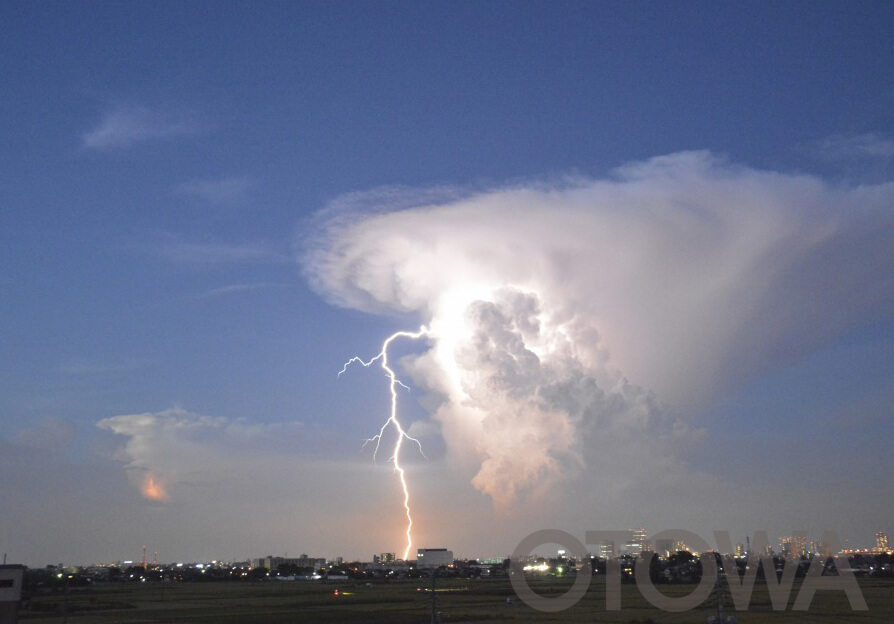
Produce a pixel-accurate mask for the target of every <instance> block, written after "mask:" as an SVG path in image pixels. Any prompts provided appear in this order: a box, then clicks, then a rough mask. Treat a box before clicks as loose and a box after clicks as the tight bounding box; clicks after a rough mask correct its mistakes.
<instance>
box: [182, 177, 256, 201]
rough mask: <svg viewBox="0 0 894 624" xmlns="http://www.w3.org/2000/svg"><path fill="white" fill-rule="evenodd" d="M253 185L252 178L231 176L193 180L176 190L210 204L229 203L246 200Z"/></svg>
mask: <svg viewBox="0 0 894 624" xmlns="http://www.w3.org/2000/svg"><path fill="white" fill-rule="evenodd" d="M253 186H254V180H252V179H251V178H248V177H245V176H231V177H228V178H223V179H220V180H192V181H190V182H185V183H183V184H181V185H179V186H178V187H177V189H176V190H177V192H178V193H180V194H183V195H190V196H193V197H198V198H200V199H202V200H204V201H206V202H208V203H210V204H216V205H229V204H234V203H238V202H240V201H243V200H245V199H246V198H247V197H248V194H249V191H250V190H251V188H252V187H253Z"/></svg>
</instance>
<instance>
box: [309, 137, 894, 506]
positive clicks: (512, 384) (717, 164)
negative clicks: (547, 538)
mask: <svg viewBox="0 0 894 624" xmlns="http://www.w3.org/2000/svg"><path fill="white" fill-rule="evenodd" d="M892 200H894V184H890V183H889V184H881V185H871V186H870V185H864V186H855V187H847V186H832V185H830V184H828V183H827V182H825V181H823V180H822V179H820V178H817V177H813V176H810V175H797V174H784V173H777V172H770V171H761V170H756V169H752V168H748V167H744V166H737V165H733V164H730V163H728V162H727V161H726V160H724V159H722V158H719V157H717V156H715V155H712V154H710V153H707V152H686V153H679V154H673V155H669V156H663V157H657V158H653V159H650V160H647V161H644V162H637V163H632V164H628V165H626V166H624V167H621V168H619V169H617V170H615V171H613V172H612V174H611V175H610V176H608V177H604V178H586V177H580V176H578V177H571V178H567V179H563V180H561V181H559V182H550V183H547V182H537V183H530V184H516V185H513V186H511V187H507V188H497V189H490V190H486V191H480V190H479V191H473V192H463V191H461V190H456V189H433V190H429V191H409V190H401V189H388V190H380V191H376V192H371V193H369V194H367V195H363V194H354V195H351V196H348V197H345V198H342V199H341V200H337V201H335V202H333V204H332V205H331V206H329V207H328V208H327V209H326V210H324V211H323V212H321V213H320V214H319V215H318V216H317V221H316V223H315V226H316V230H315V231H316V235H315V236H314V237H311V238H310V239H308V240H305V241H303V243H304V244H305V250H306V251H305V255H304V257H303V264H304V269H305V271H306V274H307V276H308V278H309V280H310V282H311V283H312V284H313V286H314V287H315V288H316V289H317V290H318V291H319V292H320V293H321V294H323V295H324V296H325V297H326V298H327V299H328V300H330V301H332V302H334V303H336V304H338V305H341V306H344V307H348V308H354V309H358V310H364V311H368V312H374V313H399V314H403V315H407V314H411V315H415V316H416V317H418V319H419V321H420V322H421V323H424V324H426V325H428V326H429V327H430V329H431V348H430V349H429V350H428V351H427V352H425V353H423V354H422V355H419V356H416V357H415V358H414V359H412V360H407V361H405V366H406V368H407V369H408V370H409V371H410V374H411V375H412V376H413V379H414V381H415V382H416V383H417V385H419V386H421V387H423V388H425V389H426V390H427V391H429V392H430V393H431V395H432V396H436V397H438V398H439V406H438V407H437V408H436V409H435V410H433V411H434V415H433V418H434V420H435V422H437V423H438V424H439V425H440V428H441V434H442V436H443V438H444V441H445V442H446V444H447V448H448V451H449V452H450V454H451V455H452V456H453V457H454V458H455V459H456V460H457V465H459V466H463V467H465V468H466V469H467V470H468V471H469V476H470V478H471V481H472V484H473V485H474V486H475V488H477V489H478V490H480V491H481V492H483V493H486V494H487V495H489V496H490V497H491V498H492V499H493V500H494V501H495V502H496V503H497V504H498V506H502V505H508V504H512V503H514V502H515V501H517V500H518V499H519V498H527V497H538V496H543V495H545V494H544V493H545V492H547V491H550V489H551V488H553V486H555V485H557V484H559V483H561V482H562V481H568V480H569V479H574V478H578V477H580V475H582V474H588V475H590V478H591V480H592V479H595V480H598V479H599V478H600V476H606V475H612V476H617V474H618V470H617V469H616V466H618V465H619V464H620V463H623V462H625V457H624V453H623V452H622V451H621V450H620V449H630V448H637V449H640V451H638V452H639V453H640V456H642V457H648V460H647V461H641V462H638V463H637V465H638V466H639V468H638V470H640V471H642V473H643V474H641V475H637V474H636V470H628V471H625V472H624V474H625V475H626V477H625V478H628V479H633V480H635V479H637V478H638V476H639V477H641V478H642V479H644V480H651V481H652V482H655V481H661V480H665V481H673V480H674V479H676V478H680V469H679V468H678V465H679V461H678V460H679V457H680V456H681V455H682V454H684V452H685V448H686V447H687V445H689V444H692V443H695V442H698V441H699V440H700V439H702V438H701V437H702V436H703V435H704V432H701V431H694V430H692V429H690V427H689V425H687V422H686V420H687V418H686V416H687V414H689V413H691V412H693V411H694V410H697V409H702V408H705V407H706V406H708V405H710V404H711V402H712V401H714V400H716V398H717V397H718V396H721V395H722V394H724V393H728V392H730V391H732V390H735V389H737V388H739V387H741V386H742V385H743V384H745V383H747V382H748V381H749V380H751V379H754V378H755V377H756V376H758V375H762V374H766V373H769V372H773V371H774V370H778V369H780V368H783V367H785V366H788V365H791V364H794V363H796V362H797V361H799V360H800V359H802V358H804V357H805V356H807V355H809V354H810V353H812V352H814V351H816V350H817V349H820V348H822V347H824V346H826V345H828V344H829V343H830V342H831V341H833V340H835V339H836V337H839V336H841V335H842V334H843V333H844V332H846V331H848V330H850V329H853V328H856V327H860V326H862V325H865V324H867V323H869V322H872V321H873V320H876V319H878V318H880V317H881V316H883V315H884V314H887V311H889V310H890V309H891V308H892V304H894V283H892V282H894V214H892V212H891V209H890V207H891V206H892V205H894V201H892ZM411 329H412V328H411ZM643 449H645V451H643ZM650 449H651V450H650ZM627 463H630V462H627ZM692 478H693V475H691V474H690V475H688V476H687V479H690V480H691V479H692ZM603 486H604V487H606V488H611V487H622V486H623V483H619V481H618V480H617V479H614V480H613V481H612V482H611V483H609V482H608V481H606V482H605V483H604V484H603Z"/></svg>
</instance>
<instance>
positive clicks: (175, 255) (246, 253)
mask: <svg viewBox="0 0 894 624" xmlns="http://www.w3.org/2000/svg"><path fill="white" fill-rule="evenodd" d="M157 252H158V254H159V255H160V256H161V257H162V258H164V259H166V260H169V261H171V262H175V263H178V264H192V265H220V264H240V263H268V264H270V263H273V264H282V263H288V262H291V258H290V257H289V256H288V255H286V254H281V253H279V252H277V251H276V250H274V249H272V248H271V247H269V246H268V245H265V244H262V243H223V242H189V241H169V242H165V243H163V244H162V245H161V246H160V247H158V249H157Z"/></svg>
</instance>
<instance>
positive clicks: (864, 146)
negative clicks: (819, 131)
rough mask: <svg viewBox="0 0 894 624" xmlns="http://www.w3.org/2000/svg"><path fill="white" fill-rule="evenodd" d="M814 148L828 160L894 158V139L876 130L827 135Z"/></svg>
mask: <svg viewBox="0 0 894 624" xmlns="http://www.w3.org/2000/svg"><path fill="white" fill-rule="evenodd" d="M814 148H815V153H816V155H817V156H818V157H819V158H821V159H822V160H827V161H835V162H837V161H842V160H864V159H890V158H894V140H892V139H886V138H884V137H881V136H879V135H878V134H876V133H874V132H869V133H866V134H858V135H851V136H847V135H835V136H831V137H827V138H825V139H823V140H822V141H819V142H817V143H816V144H815V146H814Z"/></svg>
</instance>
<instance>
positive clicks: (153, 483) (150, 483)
mask: <svg viewBox="0 0 894 624" xmlns="http://www.w3.org/2000/svg"><path fill="white" fill-rule="evenodd" d="M140 492H141V493H142V494H143V496H145V497H146V498H148V499H149V500H154V501H160V502H162V503H166V502H168V500H169V499H168V493H167V491H166V490H165V487H164V484H162V483H161V482H160V481H157V480H156V479H155V475H153V474H152V473H151V472H150V473H148V474H147V475H146V478H145V479H143V485H141V486H140Z"/></svg>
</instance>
